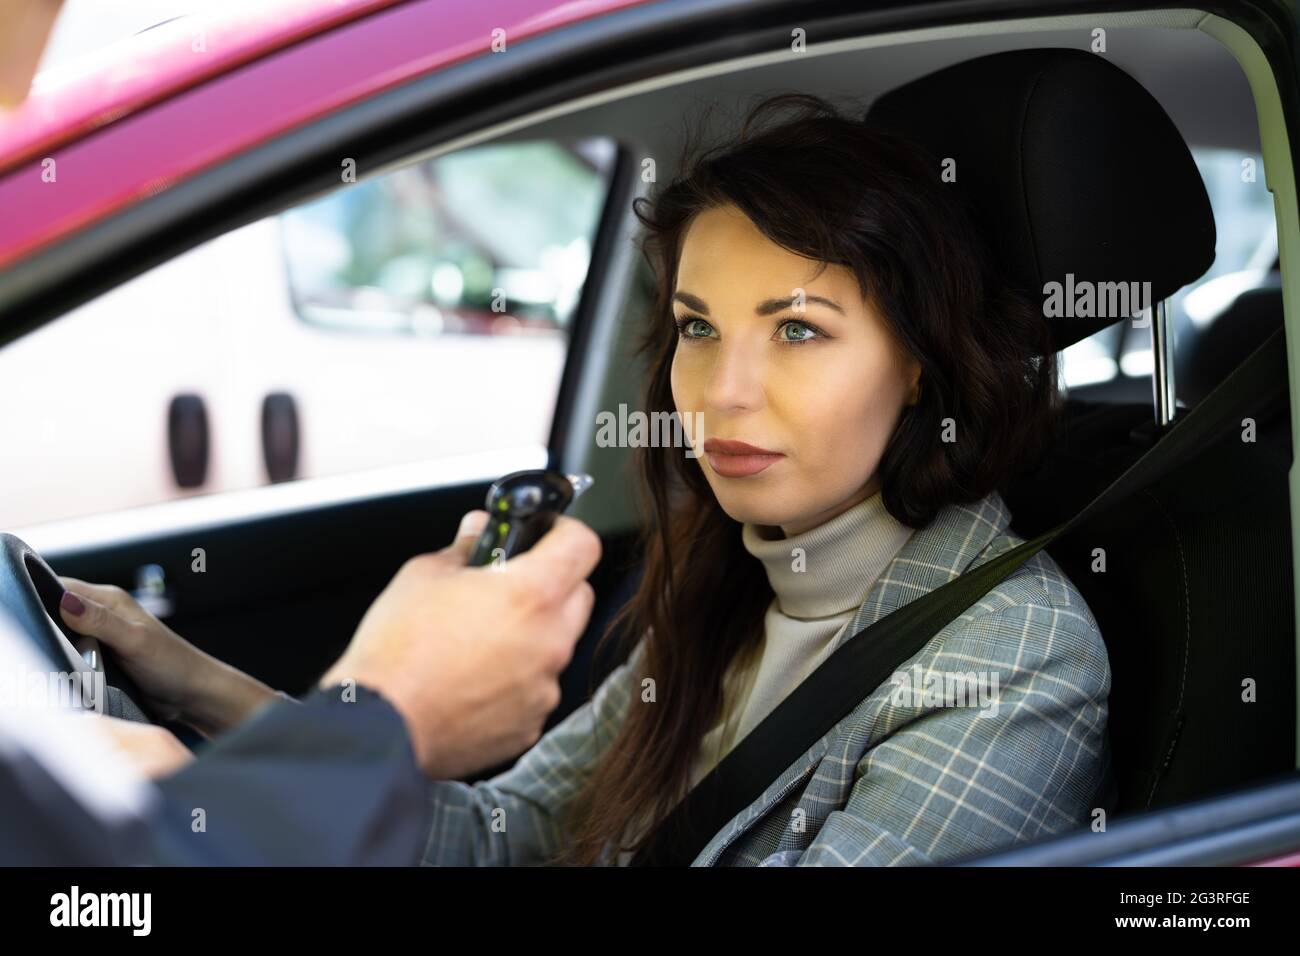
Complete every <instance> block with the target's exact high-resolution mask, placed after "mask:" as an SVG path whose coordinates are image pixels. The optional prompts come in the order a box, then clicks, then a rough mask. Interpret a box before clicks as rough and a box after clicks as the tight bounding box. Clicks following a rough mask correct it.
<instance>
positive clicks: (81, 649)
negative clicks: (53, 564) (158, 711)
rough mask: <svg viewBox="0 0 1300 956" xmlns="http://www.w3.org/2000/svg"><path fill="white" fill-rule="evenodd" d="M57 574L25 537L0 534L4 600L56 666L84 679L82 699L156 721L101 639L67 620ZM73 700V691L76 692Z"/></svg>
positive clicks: (110, 712)
mask: <svg viewBox="0 0 1300 956" xmlns="http://www.w3.org/2000/svg"><path fill="white" fill-rule="evenodd" d="M63 591H64V587H63V585H62V584H61V583H59V578H58V576H57V575H56V574H55V573H54V572H53V571H52V570H51V569H50V566H49V565H48V564H46V563H45V560H44V559H43V558H42V557H41V556H40V555H39V554H37V553H36V552H35V551H33V550H32V549H31V548H30V547H29V546H28V545H27V544H26V543H25V542H24V541H23V540H22V539H20V538H16V537H14V536H13V535H12V534H0V605H3V606H4V607H5V608H7V609H8V610H9V612H10V613H11V614H13V616H14V617H15V618H17V619H18V623H19V625H20V626H22V627H23V629H24V630H25V631H26V632H27V634H28V636H29V637H31V638H32V640H33V642H34V643H35V644H36V646H37V648H38V650H40V651H41V652H42V653H44V655H45V657H46V658H47V659H48V660H49V661H50V662H51V663H52V664H53V666H54V667H55V668H56V669H57V670H58V671H61V672H63V673H66V674H68V675H73V674H76V675H78V679H79V680H80V681H81V687H82V691H81V695H80V696H81V701H79V702H80V703H83V704H84V705H85V706H86V708H87V709H94V710H98V711H101V712H103V713H105V714H108V715H109V716H110V717H122V718H124V719H126V720H135V721H140V722H143V723H147V724H149V723H158V721H157V720H156V719H154V718H153V717H151V716H150V715H149V713H148V712H147V711H146V710H145V709H144V708H143V707H141V706H140V705H139V704H138V703H137V701H139V700H143V699H144V696H143V695H142V694H141V693H140V689H139V688H138V687H136V686H135V682H134V681H132V680H131V678H130V677H128V676H127V674H126V672H125V671H123V670H122V668H121V666H119V665H118V664H117V662H116V661H114V660H113V659H112V656H111V652H110V651H107V650H106V649H105V648H103V647H101V646H100V643H99V641H97V640H96V639H95V638H93V637H87V636H85V635H84V634H78V633H77V632H76V631H74V630H72V629H71V628H69V627H68V626H67V625H65V624H64V623H63V619H62V618H61V617H60V615H59V601H60V599H62V597H63ZM74 700H75V696H74Z"/></svg>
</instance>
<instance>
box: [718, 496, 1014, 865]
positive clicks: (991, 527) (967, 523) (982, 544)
mask: <svg viewBox="0 0 1300 956" xmlns="http://www.w3.org/2000/svg"><path fill="white" fill-rule="evenodd" d="M1010 523H1011V512H1010V511H1009V510H1008V509H1007V506H1006V503H1005V502H1004V501H1003V500H1002V496H1001V495H999V494H998V493H997V492H996V491H994V492H992V493H991V494H989V495H988V496H987V497H985V498H983V499H981V500H979V501H976V502H973V503H971V504H964V505H948V506H946V507H945V508H943V509H942V510H941V511H940V512H939V513H938V514H937V515H935V517H934V520H933V521H931V522H930V523H929V524H928V525H926V526H925V527H924V528H918V529H917V530H916V531H914V532H913V533H912V536H911V537H910V538H908V539H907V542H906V543H905V544H904V545H903V547H902V548H900V549H899V551H898V554H896V555H894V557H893V559H892V560H891V561H890V562H889V564H887V565H886V566H885V570H884V571H882V572H881V574H880V577H878V578H877V579H876V581H875V583H874V584H872V586H871V589H870V590H869V591H868V592H867V596H866V598H865V599H863V601H862V604H861V606H860V607H859V608H858V613H857V614H856V615H855V616H854V618H853V620H852V621H850V622H849V626H848V627H846V628H845V629H844V631H843V633H842V634H840V636H839V639H838V640H837V641H836V643H835V647H836V648H838V647H839V646H840V645H841V644H843V643H844V642H845V641H847V640H849V639H850V638H852V637H853V636H854V635H855V634H857V633H858V632H859V631H861V630H862V629H863V628H866V627H870V626H871V625H872V624H875V623H876V621H878V620H880V619H881V618H883V617H885V616H886V615H888V614H890V613H892V612H893V611H895V610H897V609H898V608H900V607H903V606H904V605H906V604H910V603H911V602H912V601H914V600H916V599H917V598H919V597H921V596H922V595H925V594H928V593H930V592H931V591H933V590H934V589H935V588H937V587H940V586H941V585H944V584H947V583H948V582H949V581H951V580H952V579H953V578H955V577H957V576H959V575H960V574H961V573H962V572H963V571H965V570H966V569H967V568H968V567H969V566H970V565H971V563H972V562H973V561H974V560H975V557H976V555H978V554H979V553H980V552H981V551H983V550H984V549H985V548H987V547H988V545H989V543H990V542H991V541H992V540H993V539H994V538H995V537H997V536H998V535H1000V534H1003V533H1005V532H1006V530H1007V528H1008V526H1009V525H1010ZM864 696H865V695H864ZM839 732H840V725H836V726H835V727H834V728H832V729H831V731H830V732H829V733H827V734H825V735H824V736H823V737H822V738H821V739H820V740H818V741H817V742H816V743H814V744H813V745H812V747H811V748H810V749H809V750H808V752H807V753H805V754H804V755H803V756H802V757H800V758H799V759H798V760H796V761H795V762H794V763H793V764H791V765H790V767H789V768H787V769H786V771H785V773H783V774H781V776H780V777H778V778H777V779H776V781H774V782H773V784H772V785H771V786H770V787H768V788H767V789H766V790H764V791H763V794H762V796H760V797H759V798H758V799H757V800H755V801H754V802H753V803H751V804H750V805H749V806H747V807H746V808H745V809H744V810H742V811H741V812H740V813H738V814H736V816H734V817H733V818H732V819H731V821H730V822H729V823H728V824H727V825H726V826H725V827H723V828H722V830H721V831H719V832H718V833H717V834H715V835H714V837H713V839H712V840H710V841H709V843H708V845H706V846H705V847H704V849H703V850H701V851H700V854H699V856H697V857H696V858H695V860H694V861H693V862H692V865H693V866H712V865H713V863H714V861H715V860H717V858H718V857H719V856H720V855H721V854H722V851H723V850H725V849H726V848H727V847H728V846H730V845H731V844H732V843H733V842H735V841H736V840H737V839H739V838H740V837H741V836H743V835H744V834H745V832H746V831H748V830H749V829H750V828H751V827H752V826H753V825H754V824H755V823H756V822H757V821H758V820H760V819H762V817H763V816H764V815H765V814H766V813H767V812H768V811H769V810H770V809H771V808H772V807H773V806H775V805H776V804H777V803H779V802H780V801H781V800H783V799H785V797H786V795H787V794H788V793H789V792H790V791H791V790H792V789H793V788H794V786H795V785H796V784H798V782H799V781H800V780H803V779H804V778H806V777H807V776H809V775H810V774H811V773H812V772H813V771H814V770H816V768H817V765H818V763H820V761H821V759H822V757H823V756H824V755H825V754H826V752H827V751H828V750H829V749H830V747H831V746H832V744H833V741H834V738H835V737H836V736H837V735H838V734H839Z"/></svg>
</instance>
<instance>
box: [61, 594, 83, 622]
mask: <svg viewBox="0 0 1300 956" xmlns="http://www.w3.org/2000/svg"><path fill="white" fill-rule="evenodd" d="M59 607H61V608H63V609H64V610H65V611H67V612H68V613H69V614H71V615H72V616H73V617H80V616H81V615H82V614H84V613H85V612H86V605H85V604H83V603H82V601H81V598H79V597H77V596H76V595H75V594H73V593H72V592H71V591H64V592H63V597H61V598H60V599H59Z"/></svg>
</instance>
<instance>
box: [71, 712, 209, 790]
mask: <svg viewBox="0 0 1300 956" xmlns="http://www.w3.org/2000/svg"><path fill="white" fill-rule="evenodd" d="M86 719H87V720H93V721H95V722H96V723H97V724H98V725H99V726H100V727H101V728H102V729H103V730H104V731H105V733H106V736H107V737H108V739H109V740H111V741H112V743H113V746H114V748H116V749H117V750H118V752H120V753H121V754H122V755H123V756H124V757H126V759H127V760H128V761H130V762H131V763H132V764H133V765H134V766H135V768H136V769H137V770H139V771H140V772H141V773H142V774H144V775H145V776H146V777H150V778H152V779H154V780H157V779H159V778H161V777H166V776H168V775H170V774H173V773H175V772H176V771H177V770H180V769H181V767H183V766H185V765H186V764H187V763H189V762H190V761H191V760H193V759H194V754H192V753H190V750H189V748H188V747H186V746H185V745H184V744H183V743H181V742H180V741H179V740H177V739H176V736H175V735H174V734H173V733H172V732H171V731H170V730H168V729H167V728H166V727H156V726H154V725H153V724H142V723H138V722H137V721H134V720H121V719H120V718H117V717H109V716H108V715H107V714H97V713H94V712H93V711H92V712H89V713H87V714H86Z"/></svg>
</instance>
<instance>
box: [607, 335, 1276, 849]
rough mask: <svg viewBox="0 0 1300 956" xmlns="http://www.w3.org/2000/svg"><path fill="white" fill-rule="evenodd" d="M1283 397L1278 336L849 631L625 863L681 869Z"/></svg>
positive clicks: (1267, 341)
mask: <svg viewBox="0 0 1300 956" xmlns="http://www.w3.org/2000/svg"><path fill="white" fill-rule="evenodd" d="M1279 394H1280V395H1286V394H1288V382H1287V361H1286V338H1285V335H1284V331H1283V329H1282V328H1279V329H1277V331H1275V332H1274V333H1273V334H1272V335H1271V336H1270V337H1269V338H1268V339H1267V340H1266V341H1265V342H1264V343H1263V344H1262V345H1260V346H1259V348H1257V349H1256V350H1255V351H1254V352H1252V353H1251V355H1250V357H1249V358H1247V359H1246V360H1245V361H1244V362H1243V363H1242V364H1241V365H1240V366H1238V367H1237V368H1236V369H1235V370H1234V371H1233V372H1232V373H1231V374H1230V375H1228V376H1227V377H1226V378H1225V379H1224V380H1223V381H1222V382H1220V383H1219V384H1218V386H1216V387H1215V389H1214V390H1213V391H1212V392H1210V394H1209V395H1207V396H1206V397H1205V398H1204V399H1202V400H1201V401H1200V402H1199V403H1198V404H1197V405H1196V406H1195V407H1194V408H1192V409H1191V411H1189V412H1188V413H1187V414H1186V416H1185V417H1183V418H1182V419H1180V420H1177V421H1175V422H1174V423H1173V425H1171V426H1170V427H1169V429H1168V431H1166V432H1165V433H1164V435H1163V436H1162V437H1160V439H1159V440H1158V441H1157V442H1156V444H1155V445H1154V447H1152V448H1150V449H1149V450H1148V451H1146V452H1145V453H1144V454H1143V455H1142V456H1141V457H1140V458H1139V459H1138V460H1137V461H1135V462H1134V463H1133V464H1132V465H1131V466H1129V468H1128V469H1127V470H1126V471H1125V472H1124V473H1123V474H1122V475H1120V476H1119V477H1118V478H1117V479H1115V481H1114V482H1112V483H1111V484H1110V486H1109V487H1107V488H1106V490H1105V491H1103V492H1102V493H1101V494H1099V495H1098V496H1097V497H1096V498H1094V499H1093V500H1092V501H1091V502H1089V503H1088V504H1087V505H1086V506H1085V507H1084V508H1083V510H1081V511H1079V512H1078V513H1077V514H1075V516H1074V517H1073V518H1071V519H1070V520H1068V521H1066V522H1065V523H1064V524H1060V525H1057V526H1056V527H1055V528H1053V529H1051V530H1050V531H1045V532H1043V533H1042V534H1040V535H1039V536H1038V537H1036V538H1033V539H1032V540H1029V541H1025V542H1024V543H1023V544H1020V545H1017V546H1016V547H1015V548H1013V549H1011V550H1010V551H1007V552H1005V553H1003V554H1000V555H998V556H997V557H995V558H993V559H992V560H990V561H988V562H986V563H985V564H982V565H980V566H979V567H977V568H972V569H971V570H969V571H967V572H965V573H964V574H962V575H960V576H959V577H957V578H954V579H953V580H952V581H949V582H948V583H947V584H945V585H943V586H941V587H938V588H935V589H934V590H933V591H931V592H930V593H929V594H926V595H923V596H922V597H919V598H917V599H916V600H914V601H912V602H910V603H909V604H906V605H904V606H903V607H900V608H898V609H897V610H895V611H894V612H892V613H891V614H888V615H886V616H885V617H883V618H881V619H880V620H878V621H876V622H875V623H874V624H872V625H870V626H869V627H866V628H863V629H862V630H860V631H858V632H857V633H856V634H854V635H853V636H852V637H850V638H849V639H848V640H847V641H845V642H844V643H842V644H841V645H840V646H839V647H838V648H836V650H835V651H834V652H833V653H832V654H831V655H830V656H829V657H828V658H826V660H825V661H823V662H822V663H821V665H820V666H818V668H817V669H816V670H815V671H813V673H811V674H809V675H808V677H807V678H805V679H804V681H803V682H802V683H801V684H799V686H798V687H796V688H795V689H794V690H793V691H792V692H791V693H790V694H789V695H788V696H787V697H786V698H785V699H784V700H783V701H782V702H781V703H780V704H778V705H777V706H776V708H775V709H774V710H773V711H772V712H771V713H769V714H768V715H767V717H766V718H764V719H763V721H762V722H761V723H760V724H759V725H758V726H757V727H755V728H754V729H753V730H752V731H750V733H749V734H748V735H746V736H745V738H744V739H743V740H741V741H740V743H739V744H737V745H736V746H735V747H734V748H733V749H732V750H731V751H730V752H729V753H728V754H727V755H726V756H725V757H724V758H723V759H722V761H721V762H720V763H719V764H718V765H717V766H716V767H714V769H713V770H712V771H711V772H710V773H709V774H708V775H707V776H705V777H704V779H702V780H701V781H700V782H699V783H698V784H697V785H696V786H695V787H694V788H693V789H692V790H691V791H690V792H689V793H687V795H686V797H685V799H683V800H682V801H681V803H679V804H678V805H677V806H676V807H675V808H674V809H673V810H672V811H671V812H670V813H669V814H668V815H667V816H666V817H664V819H663V820H662V821H660V823H659V824H658V826H656V827H655V829H654V832H653V833H652V834H651V836H650V838H649V840H648V841H647V842H646V843H645V845H644V846H643V847H642V848H641V850H640V851H638V852H637V854H636V855H635V856H634V857H633V859H632V861H631V865H633V866H669V865H683V866H684V865H687V864H689V863H690V862H691V861H692V860H694V859H695V858H696V857H697V856H698V855H699V853H700V852H701V851H702V850H703V849H704V847H705V846H706V845H707V844H708V842H709V841H710V840H711V839H712V838H713V836H714V835H715V834H716V833H718V832H719V831H720V830H721V829H722V828H723V827H724V826H726V824H727V822H728V821H730V820H731V819H732V818H733V817H734V816H736V814H738V813H739V812H740V811H741V810H743V809H744V808H745V807H747V806H749V805H750V804H751V803H753V802H754V801H755V800H757V799H758V798H759V797H760V796H762V794H763V791H764V790H766V789H767V788H768V787H769V786H771V785H772V782H773V781H774V780H776V779H777V778H778V777H780V776H781V774H782V773H784V772H785V770H786V769H788V768H789V767H790V766H791V765H792V764H793V763H794V762H795V761H796V760H798V759H799V758H800V757H801V756H803V754H804V753H806V752H807V751H808V749H809V748H810V747H812V746H813V744H815V743H816V742H817V741H818V740H820V739H821V738H822V737H823V736H824V735H825V734H826V733H828V732H829V731H830V730H831V728H832V727H834V726H835V725H836V724H837V723H839V722H840V721H841V720H843V719H844V717H845V716H847V715H848V714H849V713H851V712H852V710H853V709H854V708H855V707H857V706H858V704H860V703H861V702H862V701H863V700H864V699H865V698H866V697H867V696H868V695H867V694H864V693H863V688H864V687H868V688H872V690H873V691H874V690H875V689H876V688H878V687H880V685H881V684H883V683H885V681H886V680H888V679H889V677H890V675H891V674H893V673H894V672H895V671H896V670H897V669H898V668H899V667H900V666H901V665H902V664H903V663H905V662H906V661H907V660H908V659H910V658H911V657H912V656H913V655H915V654H916V653H917V652H918V651H920V650H921V648H922V647H924V646H925V645H926V644H927V643H928V642H929V641H930V639H931V638H932V637H934V635H936V634H937V633H939V631H941V630H942V629H943V628H944V627H945V626H946V625H947V624H948V623H950V622H951V621H953V620H955V619H956V618H957V616H958V615H960V614H961V613H962V612H963V611H965V610H966V609H967V608H969V607H971V606H972V605H973V604H975V602H977V601H978V600H979V599H980V598H982V597H983V596H984V595H985V594H987V593H988V592H989V591H990V590H992V589H993V588H995V587H996V586H997V585H998V584H999V583H1000V582H1001V581H1002V580H1003V579H1004V578H1006V577H1007V576H1008V575H1010V574H1011V573H1012V572H1013V571H1015V570H1016V568H1018V567H1020V566H1021V565H1022V564H1024V563H1025V562H1026V561H1028V560H1029V559H1030V558H1032V557H1033V556H1034V555H1035V554H1037V553H1038V552H1039V551H1041V550H1042V549H1043V548H1044V547H1046V546H1047V545H1048V544H1050V543H1051V542H1052V541H1053V540H1055V539H1056V538H1057V537H1059V536H1060V535H1062V534H1064V533H1065V532H1067V531H1069V530H1071V529H1072V528H1074V527H1076V526H1077V525H1079V524H1080V523H1081V522H1082V521H1084V520H1086V519H1088V518H1091V517H1093V516H1095V515H1097V514H1098V513H1100V512H1103V511H1105V510H1106V509H1108V508H1111V507H1113V506H1114V505H1116V504H1118V503H1120V502H1122V501H1124V500H1125V499H1126V498H1128V497H1129V496H1131V495H1132V494H1133V493H1134V492H1137V491H1140V490H1141V489H1142V488H1145V487H1147V486H1148V485H1150V484H1152V483H1153V482H1155V481H1157V480H1158V479H1160V478H1161V477H1163V476H1164V475H1166V474H1168V473H1169V472H1170V471H1172V470H1173V469H1175V468H1177V467H1178V466H1179V465H1182V464H1183V463H1185V462H1187V461H1188V460H1190V459H1191V458H1192V457H1193V456H1195V455H1196V454H1197V453H1198V452H1200V451H1201V450H1202V449H1203V448H1204V447H1205V442H1206V441H1208V440H1212V439H1214V438H1217V437H1219V436H1220V435H1221V434H1224V433H1226V432H1227V430H1228V428H1229V427H1231V428H1234V429H1239V428H1240V427H1241V420H1242V418H1243V417H1246V416H1247V415H1251V414H1252V413H1253V414H1254V415H1255V416H1258V415H1259V414H1260V413H1261V411H1262V410H1263V409H1264V408H1265V407H1266V406H1267V405H1268V404H1269V403H1271V402H1272V401H1274V400H1275V399H1276V398H1277V397H1278V396H1279Z"/></svg>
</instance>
